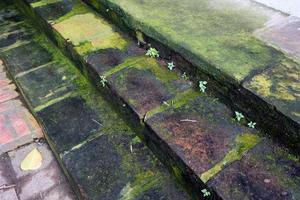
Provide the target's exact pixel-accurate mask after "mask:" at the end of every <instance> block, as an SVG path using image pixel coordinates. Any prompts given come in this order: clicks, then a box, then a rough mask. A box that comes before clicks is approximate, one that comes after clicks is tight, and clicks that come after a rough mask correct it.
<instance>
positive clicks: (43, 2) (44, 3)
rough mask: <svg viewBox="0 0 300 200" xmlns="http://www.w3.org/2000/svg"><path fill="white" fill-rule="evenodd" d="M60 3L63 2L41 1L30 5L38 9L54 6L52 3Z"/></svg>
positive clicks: (58, 0) (56, 0)
mask: <svg viewBox="0 0 300 200" xmlns="http://www.w3.org/2000/svg"><path fill="white" fill-rule="evenodd" d="M60 1H62V0H41V1H37V2H33V3H31V4H30V5H31V6H32V7H33V8H37V7H41V6H46V5H49V4H52V3H57V2H60Z"/></svg>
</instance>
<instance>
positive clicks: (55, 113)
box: [37, 97, 102, 154]
mask: <svg viewBox="0 0 300 200" xmlns="http://www.w3.org/2000/svg"><path fill="white" fill-rule="evenodd" d="M37 117H38V118H40V119H41V121H42V122H43V124H44V126H45V128H46V130H47V135H48V137H49V138H50V139H51V142H52V143H53V144H54V145H55V149H56V151H57V152H56V153H58V154H59V153H63V152H64V151H67V150H70V149H71V148H72V147H74V146H76V145H78V144H80V143H81V142H83V141H85V140H86V139H87V138H88V137H90V136H92V135H93V134H95V133H96V132H97V131H98V130H99V129H100V128H101V125H100V124H102V121H100V120H99V118H98V116H97V114H96V113H95V111H94V110H93V109H92V108H90V107H89V106H88V105H87V104H86V103H85V101H84V100H83V99H82V98H81V97H72V98H67V99H64V100H62V101H60V102H58V103H56V104H53V105H51V106H49V107H47V108H45V109H43V110H41V111H40V112H38V113H37Z"/></svg>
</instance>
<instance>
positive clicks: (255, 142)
mask: <svg viewBox="0 0 300 200" xmlns="http://www.w3.org/2000/svg"><path fill="white" fill-rule="evenodd" d="M182 101H184V102H185V103H180V102H182ZM176 102H177V103H176ZM247 121H248V122H249V120H247ZM248 122H247V123H248ZM145 123H146V125H147V126H148V127H149V129H150V130H152V131H153V132H155V133H156V135H155V136H152V137H156V144H157V146H159V147H160V148H165V149H167V150H166V151H165V152H172V153H167V154H169V155H166V154H164V155H162V157H163V158H164V159H165V160H167V162H166V164H168V163H173V162H174V160H180V161H177V163H178V164H177V165H176V166H172V165H171V166H169V167H170V168H172V170H173V171H174V173H175V174H176V173H177V175H178V176H179V177H182V176H183V177H186V176H189V173H191V174H193V176H192V177H190V181H194V182H200V183H205V184H206V185H207V188H210V190H213V191H215V192H216V193H217V194H218V195H219V196H220V197H221V198H222V199H224V200H225V199H226V200H235V199H237V200H238V199H274V200H275V199H276V200H281V199H298V198H299V197H300V196H299V195H300V193H299V190H298V188H299V184H300V174H299V169H300V162H299V158H298V157H295V156H294V155H293V154H291V153H290V152H289V151H288V150H287V149H285V148H283V147H281V146H279V145H278V144H276V143H275V142H273V141H272V140H270V139H269V138H265V137H264V136H263V135H262V134H261V133H259V131H258V130H256V129H255V128H249V127H247V126H245V125H246V124H247V123H245V121H244V120H241V122H238V120H237V119H236V118H235V119H234V118H233V117H232V112H231V111H230V110H229V109H228V108H227V107H226V106H224V105H223V104H221V103H219V102H218V100H216V99H215V98H212V97H209V96H207V95H199V94H198V95H195V94H188V93H186V94H183V95H182V96H181V98H177V100H175V103H174V105H173V106H161V107H158V108H156V109H154V110H152V111H150V112H149V113H148V115H146V122H145ZM243 124H245V125H243ZM249 126H250V125H249ZM187 167H188V168H189V170H190V171H189V170H188V172H186V171H187V170H185V168H187ZM182 172H183V173H184V172H185V173H184V175H182V174H181V173H182ZM204 194H205V192H204ZM204 194H203V195H204Z"/></svg>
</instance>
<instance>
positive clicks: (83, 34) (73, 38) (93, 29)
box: [53, 12, 128, 55]
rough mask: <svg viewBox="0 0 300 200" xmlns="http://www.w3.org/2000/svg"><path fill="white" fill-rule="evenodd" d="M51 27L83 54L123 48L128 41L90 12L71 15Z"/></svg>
mask: <svg viewBox="0 0 300 200" xmlns="http://www.w3.org/2000/svg"><path fill="white" fill-rule="evenodd" d="M53 28H54V29H55V30H56V31H58V32H59V33H60V34H61V35H62V37H63V38H65V39H68V40H70V42H72V44H73V45H74V46H75V49H76V50H78V52H79V53H80V54H83V55H84V54H87V53H88V52H92V51H96V50H99V49H108V48H116V49H120V50H124V49H125V47H126V46H127V43H128V41H127V40H125V39H124V38H123V37H122V36H121V35H120V34H119V33H118V32H116V31H115V30H114V29H113V27H112V26H111V25H109V24H108V23H107V22H106V21H104V20H103V19H102V18H99V17H97V16H96V15H94V14H93V13H92V12H89V13H85V14H77V15H74V16H71V17H69V18H67V19H65V20H63V21H61V22H59V23H55V24H54V25H53ZM99 30H100V31H99Z"/></svg>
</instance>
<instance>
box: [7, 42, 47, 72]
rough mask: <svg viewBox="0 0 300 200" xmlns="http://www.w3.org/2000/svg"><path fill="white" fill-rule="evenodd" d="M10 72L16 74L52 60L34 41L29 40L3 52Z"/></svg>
mask: <svg viewBox="0 0 300 200" xmlns="http://www.w3.org/2000/svg"><path fill="white" fill-rule="evenodd" d="M3 60H4V61H5V63H6V65H7V67H8V68H9V70H10V73H11V74H12V75H13V76H16V75H17V74H18V73H20V72H25V71H27V70H30V69H33V68H35V67H38V66H41V65H44V64H46V63H48V62H50V61H51V60H52V55H51V54H50V53H49V52H48V51H47V50H46V49H44V48H43V47H41V46H40V45H39V44H37V43H36V42H30V43H28V44H25V45H21V46H18V47H16V48H13V49H11V50H8V51H5V52H3Z"/></svg>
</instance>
